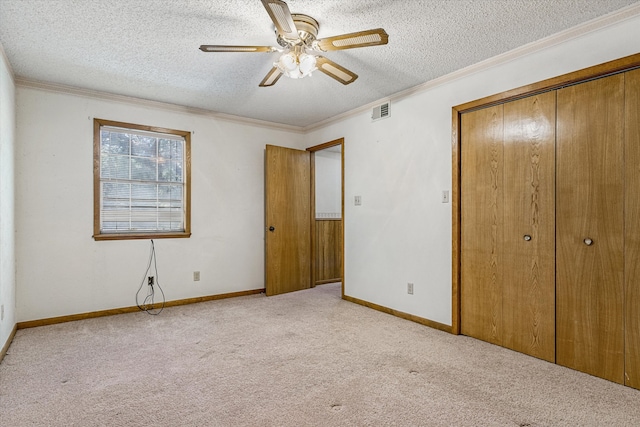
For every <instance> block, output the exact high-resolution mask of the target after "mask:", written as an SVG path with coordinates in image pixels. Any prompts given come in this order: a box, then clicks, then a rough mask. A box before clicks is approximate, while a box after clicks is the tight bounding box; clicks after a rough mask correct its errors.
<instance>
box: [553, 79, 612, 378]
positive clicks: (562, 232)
mask: <svg viewBox="0 0 640 427" xmlns="http://www.w3.org/2000/svg"><path fill="white" fill-rule="evenodd" d="M557 94H558V100H557V102H558V113H557V114H558V116H557V153H556V161H557V169H556V172H557V175H556V196H557V198H556V214H557V217H556V256H557V262H556V291H557V293H556V307H557V312H556V316H557V324H556V339H557V341H556V346H557V347H556V352H557V353H556V361H557V363H558V364H561V365H564V366H567V367H569V368H573V369H576V370H579V371H583V372H587V373H589V374H592V375H596V376H598V377H602V378H606V379H609V380H611V381H615V382H618V383H621V382H623V373H624V366H623V364H624V329H623V328H624V323H623V315H622V313H623V271H624V259H623V235H624V229H623V202H624V168H623V167H621V165H624V158H623V125H622V124H623V119H624V76H623V75H615V76H611V77H606V78H602V79H598V80H594V81H591V82H587V83H582V84H579V85H575V86H570V87H567V88H563V89H560V90H558V92H557ZM584 239H592V241H593V244H592V245H590V246H588V245H586V244H585V243H584Z"/></svg>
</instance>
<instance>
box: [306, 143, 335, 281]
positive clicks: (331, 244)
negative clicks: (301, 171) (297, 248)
mask: <svg viewBox="0 0 640 427" xmlns="http://www.w3.org/2000/svg"><path fill="white" fill-rule="evenodd" d="M307 151H310V152H311V193H312V196H311V199H312V209H311V211H312V218H311V225H312V232H311V236H312V280H311V286H316V285H322V284H326V283H335V282H344V260H343V254H344V241H343V236H344V195H343V193H344V155H343V154H344V139H343V138H340V139H337V140H335V141H331V142H328V143H325V144H321V145H318V146H315V147H311V148H308V149H307ZM342 289H343V294H344V283H343V287H342Z"/></svg>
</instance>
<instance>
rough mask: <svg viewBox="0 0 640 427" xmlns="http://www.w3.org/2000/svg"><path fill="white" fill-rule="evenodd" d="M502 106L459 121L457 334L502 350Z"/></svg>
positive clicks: (473, 114) (482, 110) (468, 114)
mask: <svg viewBox="0 0 640 427" xmlns="http://www.w3.org/2000/svg"><path fill="white" fill-rule="evenodd" d="M503 133H504V132H503V106H502V105H498V106H495V107H491V108H484V109H481V110H477V111H473V112H469V113H465V114H463V115H462V117H461V135H462V141H461V162H462V167H461V189H462V191H461V201H460V203H461V222H462V226H461V249H462V250H461V260H460V261H461V269H460V276H461V315H460V317H461V325H460V326H461V332H462V333H463V334H464V335H468V336H471V337H474V338H478V339H480V340H483V341H487V342H490V343H493V344H498V345H502V262H503V260H502V258H503V251H502V242H503V229H502V226H503V191H504V190H503V184H502V179H503V177H502V174H503V167H504V166H503V164H504V159H503V142H502V141H503Z"/></svg>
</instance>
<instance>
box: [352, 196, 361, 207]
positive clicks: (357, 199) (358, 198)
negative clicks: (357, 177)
mask: <svg viewBox="0 0 640 427" xmlns="http://www.w3.org/2000/svg"><path fill="white" fill-rule="evenodd" d="M353 204H354V205H356V206H361V205H362V196H355V197H354V198H353Z"/></svg>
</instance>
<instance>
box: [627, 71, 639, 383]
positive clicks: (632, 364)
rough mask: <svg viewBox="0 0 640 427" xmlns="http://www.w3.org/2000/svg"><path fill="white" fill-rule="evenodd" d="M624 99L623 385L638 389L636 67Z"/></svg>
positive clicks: (637, 124)
mask: <svg viewBox="0 0 640 427" xmlns="http://www.w3.org/2000/svg"><path fill="white" fill-rule="evenodd" d="M625 102H626V107H625V309H624V313H625V384H626V385H628V386H630V387H634V388H638V389H640V70H635V71H629V72H627V73H626V74H625Z"/></svg>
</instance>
